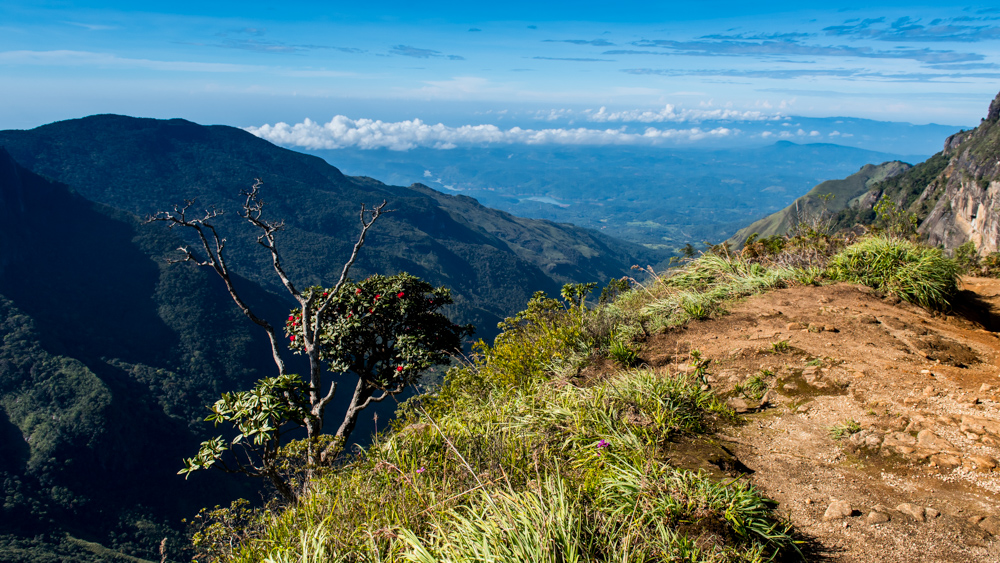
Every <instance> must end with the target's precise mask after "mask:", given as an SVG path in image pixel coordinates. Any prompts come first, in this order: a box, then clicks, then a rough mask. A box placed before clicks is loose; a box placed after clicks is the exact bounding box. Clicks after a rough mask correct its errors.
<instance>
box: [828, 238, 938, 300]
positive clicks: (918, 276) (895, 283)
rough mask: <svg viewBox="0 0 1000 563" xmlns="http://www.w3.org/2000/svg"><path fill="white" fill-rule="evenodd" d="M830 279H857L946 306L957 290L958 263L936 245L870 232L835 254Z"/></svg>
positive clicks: (903, 295) (883, 288) (892, 291)
mask: <svg viewBox="0 0 1000 563" xmlns="http://www.w3.org/2000/svg"><path fill="white" fill-rule="evenodd" d="M827 275H828V276H829V277H830V278H832V279H837V280H842V281H848V282H852V283H860V284H864V285H867V286H869V287H871V288H874V289H877V290H879V291H885V292H887V293H891V294H893V295H896V296H898V297H899V298H900V299H903V300H905V301H909V302H911V303H916V304H918V305H920V306H922V307H926V308H928V309H947V308H948V307H949V300H950V299H951V298H952V297H953V296H954V295H955V293H956V292H957V291H958V265H957V264H956V263H955V261H954V260H952V259H950V258H948V257H946V256H945V255H944V253H943V252H942V251H941V250H939V249H936V248H928V247H925V246H921V245H919V244H917V243H914V242H910V241H908V240H902V239H898V238H893V237H888V236H871V237H867V238H864V239H862V240H860V241H859V242H857V243H855V244H853V245H851V246H849V247H847V248H846V249H844V251H843V252H841V253H840V254H838V255H837V256H834V258H833V259H832V260H831V261H830V264H829V267H828V268H827Z"/></svg>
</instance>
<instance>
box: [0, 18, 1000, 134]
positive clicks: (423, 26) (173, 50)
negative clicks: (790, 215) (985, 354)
mask: <svg viewBox="0 0 1000 563" xmlns="http://www.w3.org/2000/svg"><path fill="white" fill-rule="evenodd" d="M386 14H391V15H386ZM0 22H2V23H0V31H2V33H0V72H3V75H4V77H5V79H6V80H5V92H4V94H3V96H4V97H3V100H4V103H3V104H0V127H2V128H7V127H33V126H37V125H40V124H42V123H45V122H48V121H53V120H56V119H64V118H71V117H80V116H82V115H87V114H91V113H102V112H111V113H130V114H133V115H144V116H152V117H185V118H188V119H193V120H195V121H200V122H211V123H219V122H223V123H228V124H232V125H237V126H243V127H248V126H252V127H257V128H258V129H259V130H261V131H263V130H265V128H266V127H270V129H267V130H268V131H270V133H269V134H272V135H277V134H278V133H276V131H277V128H278V125H274V126H263V127H262V126H259V124H261V123H278V124H283V123H296V124H297V125H286V126H285V127H287V128H288V131H287V132H286V133H282V135H285V134H287V135H292V134H293V132H295V131H297V130H296V128H298V131H299V132H298V133H295V134H297V135H301V134H304V133H302V132H303V131H313V130H314V128H315V127H321V128H322V127H326V125H323V126H319V125H317V123H315V122H313V121H308V122H307V121H306V120H305V118H306V117H310V118H316V117H318V118H320V119H321V121H325V120H326V119H330V118H331V116H336V117H333V119H332V121H330V122H329V123H328V124H327V125H329V124H334V123H337V124H340V125H337V126H336V127H332V128H331V129H330V130H331V131H333V130H336V131H342V134H341V133H337V134H336V135H339V136H335V137H331V135H334V133H331V132H325V133H323V134H324V135H326V136H327V137H326V138H327V141H324V142H333V143H335V144H336V143H343V142H350V143H354V145H352V146H362V145H365V144H366V143H367V144H371V143H375V144H379V143H382V141H378V140H377V137H371V138H368V137H366V135H369V134H372V135H375V134H376V133H375V132H377V131H381V133H380V134H382V135H384V136H385V138H386V139H388V138H390V137H392V138H396V139H397V140H396V141H385V142H384V146H386V147H391V146H409V145H411V144H414V146H440V147H445V146H449V145H455V144H460V143H467V142H509V143H531V142H548V143H579V142H587V143H591V142H593V143H598V142H601V143H605V142H606V143H611V142H616V143H622V142H629V143H640V144H641V143H650V142H664V141H663V139H662V138H660V137H663V136H665V138H668V139H670V140H671V141H670V142H679V141H680V140H682V139H686V140H691V141H696V140H698V139H703V138H705V137H704V136H706V135H707V136H711V135H723V133H713V132H714V131H721V130H726V131H729V132H728V133H725V135H726V136H728V137H729V138H733V137H739V136H740V135H745V136H748V137H750V136H753V135H754V134H760V133H762V132H763V131H762V130H755V131H756V133H753V134H751V133H746V132H745V131H743V132H741V130H742V129H745V128H743V127H741V126H738V124H741V123H758V124H760V123H763V122H768V121H777V120H780V119H782V118H783V117H784V116H788V115H800V116H810V117H831V116H851V117H859V118H873V119H882V120H893V121H908V122H915V123H928V122H936V123H947V124H953V125H959V126H968V125H974V124H975V123H977V122H978V119H979V117H981V115H982V114H983V111H984V109H983V108H984V107H985V105H986V104H988V102H989V100H990V99H992V97H993V96H994V95H995V94H996V90H997V86H996V85H997V83H998V82H1000V10H998V9H996V8H995V7H993V6H968V7H955V6H946V5H940V6H915V5H913V4H912V2H906V3H904V2H902V1H898V0H883V1H876V2H860V1H854V0H840V1H837V2H834V3H833V4H829V5H828V7H827V8H824V9H822V10H820V9H814V8H809V7H803V6H801V3H791V2H785V1H776V2H771V3H767V4H766V5H749V4H747V3H739V2H730V1H724V0H722V1H716V0H706V2H698V3H686V4H676V3H660V4H655V5H649V4H646V3H643V5H642V6H638V5H631V4H625V5H622V6H620V7H619V9H617V10H607V8H606V6H605V5H604V4H602V3H599V2H596V1H591V0H580V1H577V2H574V3H573V4H569V3H544V4H539V3H528V2H521V1H520V0H512V1H511V2H507V3H503V4H501V5H478V4H470V3H446V4H442V5H439V6H438V5H436V6H425V5H418V4H415V3H412V2H411V3H404V2H397V1H395V0H388V1H387V2H386V3H384V4H380V6H379V9H378V10H375V9H374V8H370V7H368V6H365V5H342V6H326V5H319V4H312V3H293V4H290V5H287V6H282V9H281V10H274V9H272V7H271V6H270V5H269V4H266V3H263V2H259V1H257V0H245V1H244V2H239V3H236V2H229V1H228V0H224V1H221V2H217V3H204V2H202V3H196V2H191V1H189V0H175V1H173V2H166V1H165V0H154V1H151V2H148V3H143V5H142V6H141V9H140V8H139V7H137V5H135V4H134V3H127V2H124V0H80V1H78V2H74V3H73V4H72V5H69V4H64V3H37V2H28V1H27V0H15V1H14V2H6V3H3V4H0ZM551 108H561V109H551ZM594 108H600V109H594ZM775 110H780V112H781V113H780V114H779V113H775ZM505 112H506V113H505ZM546 112H547V114H546ZM515 114H517V115H520V116H522V118H524V117H525V116H528V115H533V114H534V117H532V118H531V119H533V120H538V119H543V120H547V121H558V120H560V119H566V120H567V122H566V123H560V125H559V126H552V127H535V126H530V124H528V123H527V122H523V121H522V122H520V123H513V122H512V121H511V120H512V119H513V117H512V116H513V115H515ZM543 114H546V115H545V116H544V117H541V116H542V115H543ZM344 115H353V116H362V117H363V118H356V119H353V120H352V119H348V118H346V117H343V116H344ZM474 116H475V117H474ZM525 119H527V118H525ZM345 120H346V121H345ZM483 121H487V122H486V123H484V122H483ZM709 121H711V122H712V125H711V126H710V127H702V126H700V125H698V124H699V123H702V122H709ZM348 122H350V124H348ZM307 123H308V124H311V125H308V126H307ZM430 123H437V125H430ZM580 123H589V124H596V123H604V124H612V123H614V124H647V125H656V124H664V123H678V124H682V123H683V124H694V126H692V127H686V126H685V127H680V126H679V127H676V128H666V127H653V128H652V132H650V131H648V130H646V129H642V128H638V127H630V128H627V129H626V130H623V131H619V130H617V129H601V128H598V127H593V126H588V127H581V126H580ZM376 124H378V125H376ZM402 124H408V125H402ZM415 124H419V126H418V125H415ZM491 128H492V129H491ZM314 133H315V134H314V135H312V136H314V137H316V138H319V136H318V133H317V132H315V131H314ZM806 133H807V134H808V133H809V131H806ZM772 134H773V135H775V136H778V135H779V134H780V131H775V132H773V133H772ZM822 134H823V135H827V134H829V132H823V133H822ZM421 135H423V136H421ZM658 136H659V137H658ZM289 138H291V137H289ZM303 138H304V137H303ZM334 138H336V140H331V139H334ZM487 138H490V139H495V140H493V141H483V140H482V139H487ZM348 139H359V140H355V141H348ZM360 139H368V140H360ZM428 139H429V140H428ZM477 139H478V140H477ZM654 139H659V140H656V141H654ZM427 143H430V144H427ZM435 143H436V145H435Z"/></svg>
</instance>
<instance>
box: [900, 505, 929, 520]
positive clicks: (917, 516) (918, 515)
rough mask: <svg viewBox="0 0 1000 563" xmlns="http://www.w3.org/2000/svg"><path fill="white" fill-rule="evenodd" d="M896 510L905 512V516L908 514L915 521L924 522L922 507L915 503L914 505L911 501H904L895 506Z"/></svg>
mask: <svg viewBox="0 0 1000 563" xmlns="http://www.w3.org/2000/svg"><path fill="white" fill-rule="evenodd" d="M896 512H902V513H903V514H906V515H907V516H910V517H911V518H913V519H914V520H916V521H917V522H924V521H926V519H927V518H926V517H925V516H924V507H922V506H917V505H915V504H913V503H909V502H904V503H903V504H901V505H899V506H897V507H896Z"/></svg>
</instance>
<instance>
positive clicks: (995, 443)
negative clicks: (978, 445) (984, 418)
mask: <svg viewBox="0 0 1000 563" xmlns="http://www.w3.org/2000/svg"><path fill="white" fill-rule="evenodd" d="M979 441H980V442H982V443H983V445H985V446H990V447H993V448H998V447H1000V440H997V439H996V438H991V437H989V436H983V437H982V438H980V439H979Z"/></svg>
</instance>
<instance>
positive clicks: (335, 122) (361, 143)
mask: <svg viewBox="0 0 1000 563" xmlns="http://www.w3.org/2000/svg"><path fill="white" fill-rule="evenodd" d="M246 130H247V131H249V132H250V133H253V134H254V135H256V136H258V137H261V138H263V139H267V140H268V141H271V142H273V143H276V144H279V145H285V146H296V147H303V148H308V149H339V148H346V147H356V148H360V149H378V148H387V149H390V150H398V151H403V150H409V149H413V148H416V147H429V148H435V149H452V148H455V147H457V146H459V145H486V144H508V145H511V144H524V145H543V144H555V145H630V144H637V145H639V144H641V145H657V144H664V143H677V142H689V141H698V140H702V139H707V138H726V137H732V136H734V135H738V134H740V131H739V130H738V129H729V128H725V127H717V128H715V129H710V130H703V129H700V128H698V127H694V128H691V129H656V128H654V127H649V128H647V129H646V130H645V131H643V132H642V133H630V132H628V131H627V130H626V128H625V127H622V128H620V129H587V128H583V127H578V128H558V129H522V128H520V127H514V128H511V129H500V128H499V127H497V126H496V125H490V124H483V125H462V126H460V127H449V126H446V125H444V124H441V123H438V124H436V125H432V124H429V123H424V122H423V121H421V120H419V119H413V120H408V121H397V122H385V121H380V120H372V119H350V118H348V117H345V116H343V115H338V116H336V117H334V118H333V119H331V120H330V122H329V123H325V124H320V123H316V122H314V121H312V120H310V119H306V120H305V121H303V122H302V123H297V124H295V125H289V124H287V123H276V124H274V125H270V124H268V125H262V126H260V127H247V128H246Z"/></svg>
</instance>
